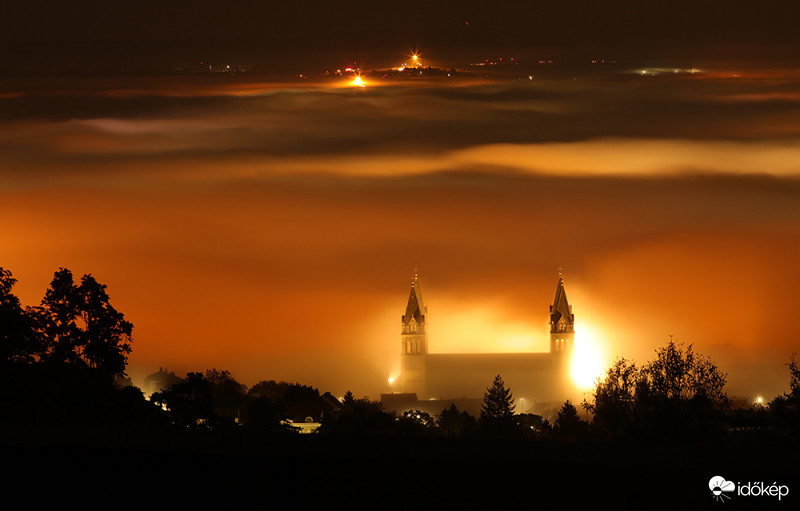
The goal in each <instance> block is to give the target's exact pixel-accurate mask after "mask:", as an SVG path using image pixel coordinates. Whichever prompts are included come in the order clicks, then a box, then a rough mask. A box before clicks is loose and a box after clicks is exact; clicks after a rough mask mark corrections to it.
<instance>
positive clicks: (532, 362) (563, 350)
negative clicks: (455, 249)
mask: <svg viewBox="0 0 800 511" xmlns="http://www.w3.org/2000/svg"><path fill="white" fill-rule="evenodd" d="M549 319H550V320H549V324H550V350H549V351H548V352H543V353H447V354H444V353H442V354H439V353H429V352H428V332H427V326H428V308H427V307H426V306H425V304H424V302H423V300H422V291H421V289H420V285H419V275H417V274H416V273H415V275H414V278H413V280H412V283H411V293H410V295H409V297H408V303H407V305H406V310H405V314H403V315H402V318H401V333H400V360H401V363H400V367H401V374H400V376H399V377H398V379H397V381H396V385H395V389H396V390H398V391H399V392H400V395H405V396H410V395H416V399H417V400H418V401H419V402H420V403H421V402H423V401H426V400H436V401H438V400H445V401H448V400H450V401H459V400H461V401H466V400H476V399H479V398H482V397H483V394H484V392H485V391H486V388H487V387H488V386H489V385H490V384H491V383H492V381H493V380H494V377H495V376H496V375H498V374H499V375H501V376H502V378H503V380H504V382H505V384H506V387H507V388H510V389H511V391H512V392H513V395H514V398H515V400H516V403H517V408H518V409H517V411H518V412H525V411H527V410H528V409H530V408H531V407H533V406H535V405H540V406H541V405H543V404H545V403H551V404H554V403H562V404H563V402H564V400H565V399H568V398H572V397H573V394H574V393H575V388H574V386H573V384H572V383H571V380H570V378H569V365H570V360H571V355H572V353H573V348H574V339H575V328H574V327H575V316H574V314H573V313H572V306H571V305H570V304H569V302H568V301H567V293H566V290H565V289H564V279H563V277H562V276H561V275H559V278H558V285H557V287H556V294H555V299H554V300H553V304H552V305H551V306H550V318H549ZM384 396H386V398H385V399H387V400H389V399H390V395H384ZM382 397H383V396H382ZM395 397H399V395H395ZM520 405H521V406H522V408H524V409H521V408H520Z"/></svg>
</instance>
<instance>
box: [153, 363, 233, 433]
mask: <svg viewBox="0 0 800 511" xmlns="http://www.w3.org/2000/svg"><path fill="white" fill-rule="evenodd" d="M211 387H212V385H211V382H209V381H208V380H207V379H206V378H205V376H203V374H202V373H188V374H187V375H186V378H184V379H183V380H181V381H180V382H179V383H176V384H175V385H172V386H171V387H170V388H168V389H166V390H164V391H162V392H156V393H154V394H153V395H152V396H151V397H150V401H151V402H153V403H155V404H157V405H159V406H164V407H165V408H166V409H167V413H168V414H169V417H170V420H171V421H172V423H173V424H175V425H177V426H181V427H185V428H187V429H199V430H209V429H213V428H214V427H215V426H216V425H217V422H218V416H217V414H216V413H215V412H214V399H213V397H212V388H211Z"/></svg>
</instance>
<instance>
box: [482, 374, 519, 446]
mask: <svg viewBox="0 0 800 511" xmlns="http://www.w3.org/2000/svg"><path fill="white" fill-rule="evenodd" d="M514 408H515V405H514V397H513V396H512V394H511V389H507V388H506V386H505V383H504V382H503V378H501V377H500V375H499V374H498V375H497V376H495V378H494V381H493V382H492V385H491V386H489V388H487V389H486V392H485V393H484V394H483V404H482V405H481V417H480V424H481V427H482V428H483V429H484V430H485V431H486V432H487V433H489V434H490V435H499V436H506V435H511V434H513V433H515V432H516V429H517V421H516V418H515V417H514Z"/></svg>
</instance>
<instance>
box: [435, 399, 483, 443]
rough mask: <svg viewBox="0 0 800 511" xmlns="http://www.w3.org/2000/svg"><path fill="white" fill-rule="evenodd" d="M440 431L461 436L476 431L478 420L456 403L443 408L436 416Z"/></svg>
mask: <svg viewBox="0 0 800 511" xmlns="http://www.w3.org/2000/svg"><path fill="white" fill-rule="evenodd" d="M436 423H437V425H438V426H439V432H440V433H441V434H442V435H444V436H448V437H453V436H454V437H461V436H466V435H470V434H472V433H474V432H475V431H476V430H477V429H478V421H476V420H475V417H473V416H472V415H470V414H469V413H467V412H466V411H460V410H459V409H458V407H457V406H456V405H455V403H452V404H451V405H450V407H449V408H445V409H444V410H442V413H440V414H439V416H438V417H437V418H436Z"/></svg>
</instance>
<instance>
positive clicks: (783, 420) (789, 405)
mask: <svg viewBox="0 0 800 511" xmlns="http://www.w3.org/2000/svg"><path fill="white" fill-rule="evenodd" d="M787 365H788V366H789V392H788V393H786V394H783V395H780V396H777V397H776V398H775V399H773V400H772V401H770V403H769V412H770V414H771V416H772V420H773V423H774V427H775V429H776V430H777V432H778V434H779V435H780V436H781V437H783V438H786V439H791V440H794V441H798V440H800V365H798V363H797V360H795V355H792V358H791V360H790V361H789V363H788V364H787Z"/></svg>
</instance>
